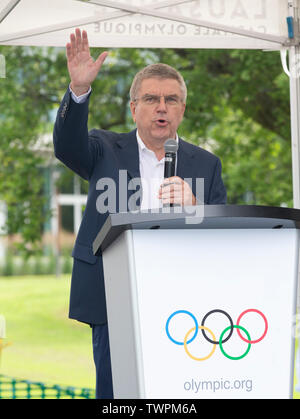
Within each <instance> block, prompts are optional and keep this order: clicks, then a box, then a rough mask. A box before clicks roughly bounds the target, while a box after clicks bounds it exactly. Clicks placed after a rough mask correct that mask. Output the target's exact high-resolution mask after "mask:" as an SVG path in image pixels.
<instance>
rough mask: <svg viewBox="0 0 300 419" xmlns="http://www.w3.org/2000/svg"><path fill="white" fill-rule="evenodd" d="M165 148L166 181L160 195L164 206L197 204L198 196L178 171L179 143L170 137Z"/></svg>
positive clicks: (161, 187) (160, 189)
mask: <svg viewBox="0 0 300 419" xmlns="http://www.w3.org/2000/svg"><path fill="white" fill-rule="evenodd" d="M164 149H165V168H164V178H165V180H164V182H163V183H162V185H161V186H160V188H159V192H158V197H159V199H161V200H162V203H163V206H170V207H172V206H174V204H175V205H180V206H188V205H196V198H195V196H194V195H193V192H192V190H191V188H190V185H189V184H188V183H187V182H185V181H184V180H183V179H181V178H180V177H178V176H175V172H176V158H177V150H178V143H177V141H175V140H173V139H169V140H167V141H166V142H165V144H164Z"/></svg>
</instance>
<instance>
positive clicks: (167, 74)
mask: <svg viewBox="0 0 300 419" xmlns="http://www.w3.org/2000/svg"><path fill="white" fill-rule="evenodd" d="M152 78H158V79H173V80H177V81H178V83H179V85H180V88H181V91H182V95H183V101H184V102H185V101H186V97H187V88H186V84H185V82H184V79H183V77H182V75H181V74H180V73H179V72H178V71H177V70H175V68H173V67H171V66H169V65H168V64H162V63H157V64H150V65H148V66H147V67H144V68H143V69H142V70H140V71H139V72H138V73H137V74H136V75H135V77H134V79H133V82H132V85H131V88H130V100H131V101H134V100H135V99H136V98H137V96H138V91H139V89H140V87H141V84H142V81H143V80H145V79H152Z"/></svg>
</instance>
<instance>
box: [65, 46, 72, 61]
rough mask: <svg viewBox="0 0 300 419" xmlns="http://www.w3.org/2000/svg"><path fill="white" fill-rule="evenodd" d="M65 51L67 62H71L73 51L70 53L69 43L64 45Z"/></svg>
mask: <svg viewBox="0 0 300 419" xmlns="http://www.w3.org/2000/svg"><path fill="white" fill-rule="evenodd" d="M66 51H67V58H68V60H71V59H72V58H73V51H72V46H71V44H70V43H69V42H68V43H67V45H66Z"/></svg>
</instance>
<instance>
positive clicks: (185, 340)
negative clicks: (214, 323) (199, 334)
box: [183, 326, 217, 361]
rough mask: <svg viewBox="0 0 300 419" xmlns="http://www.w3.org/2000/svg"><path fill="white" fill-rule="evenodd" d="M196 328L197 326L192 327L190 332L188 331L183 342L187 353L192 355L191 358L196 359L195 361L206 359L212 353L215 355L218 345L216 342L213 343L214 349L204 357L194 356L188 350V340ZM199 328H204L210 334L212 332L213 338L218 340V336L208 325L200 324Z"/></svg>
mask: <svg viewBox="0 0 300 419" xmlns="http://www.w3.org/2000/svg"><path fill="white" fill-rule="evenodd" d="M195 329H196V328H195V327H193V328H192V329H190V330H189V331H188V332H187V334H186V335H185V338H184V342H183V344H184V350H185V352H186V353H187V355H188V356H189V357H190V358H192V359H194V360H195V361H205V360H206V359H208V358H210V357H211V356H212V355H213V353H214V352H215V350H216V347H217V345H216V344H214V345H213V348H212V351H211V352H210V353H209V354H208V355H207V356H205V357H204V358H196V357H195V356H193V355H192V354H191V353H190V352H189V351H188V348H187V340H188V337H189V334H190V333H192V332H193V331H194V330H195ZM198 329H203V330H206V331H207V332H209V333H210V334H211V336H212V338H213V340H214V341H216V337H215V335H214V334H213V332H212V331H211V330H210V329H209V328H208V327H206V326H198Z"/></svg>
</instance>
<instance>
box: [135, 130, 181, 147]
mask: <svg viewBox="0 0 300 419" xmlns="http://www.w3.org/2000/svg"><path fill="white" fill-rule="evenodd" d="M136 139H137V142H138V146H139V150H140V151H143V150H149V148H148V147H147V146H146V145H145V143H144V142H143V140H142V139H141V137H140V134H139V132H138V130H136ZM175 140H176V141H177V143H178V141H179V139H178V134H177V132H176V138H175ZM149 151H151V150H149Z"/></svg>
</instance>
